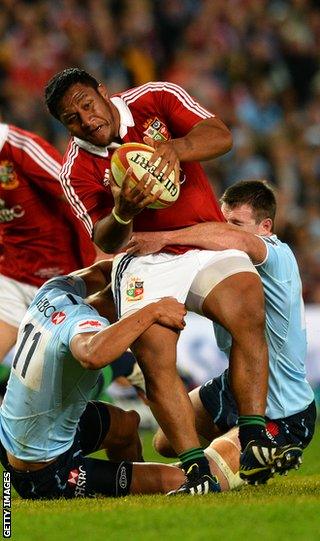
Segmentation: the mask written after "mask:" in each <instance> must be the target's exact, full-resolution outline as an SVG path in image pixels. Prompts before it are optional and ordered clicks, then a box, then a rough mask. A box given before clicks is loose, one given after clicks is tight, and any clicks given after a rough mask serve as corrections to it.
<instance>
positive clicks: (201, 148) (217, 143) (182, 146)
mask: <svg viewBox="0 0 320 541" xmlns="http://www.w3.org/2000/svg"><path fill="white" fill-rule="evenodd" d="M172 142H173V144H174V149H175V151H176V153H177V155H178V157H179V160H180V161H181V162H192V161H202V160H210V159H212V158H216V157H218V156H221V155H223V154H225V153H226V152H228V151H229V150H230V149H231V147H232V135H231V132H230V131H229V130H228V128H227V127H226V126H225V124H224V123H223V122H222V121H221V120H219V119H218V118H216V117H214V118H210V119H208V120H204V121H203V122H200V123H199V124H197V125H196V126H194V128H192V130H190V132H189V133H188V134H187V135H185V136H184V137H181V138H178V139H173V140H172Z"/></svg>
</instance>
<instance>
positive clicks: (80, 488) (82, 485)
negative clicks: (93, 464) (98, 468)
mask: <svg viewBox="0 0 320 541" xmlns="http://www.w3.org/2000/svg"><path fill="white" fill-rule="evenodd" d="M86 484H87V472H86V470H85V469H84V467H83V466H82V465H81V466H79V475H78V479H77V482H76V488H75V491H74V495H75V497H76V498H79V497H81V496H85V495H86Z"/></svg>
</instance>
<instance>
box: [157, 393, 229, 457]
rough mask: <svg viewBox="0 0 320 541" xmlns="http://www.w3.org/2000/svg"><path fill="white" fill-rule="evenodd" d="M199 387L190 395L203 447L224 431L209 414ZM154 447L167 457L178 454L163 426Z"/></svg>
mask: <svg viewBox="0 0 320 541" xmlns="http://www.w3.org/2000/svg"><path fill="white" fill-rule="evenodd" d="M199 389H200V387H197V388H196V389H193V390H192V391H191V392H190V393H189V397H190V400H191V403H192V406H193V410H194V413H195V423H196V432H197V434H198V438H199V440H200V443H201V445H202V447H205V446H206V445H208V444H209V442H211V441H212V440H214V439H215V438H218V437H219V436H221V435H222V432H221V431H220V430H219V428H218V427H217V425H216V424H215V423H214V422H213V420H212V417H211V415H209V413H208V412H207V410H206V409H205V408H204V407H203V404H202V402H201V399H200V397H199ZM153 447H154V449H155V450H156V451H157V452H158V453H159V454H160V455H161V456H165V457H167V458H173V457H176V456H177V454H176V453H175V451H174V450H173V448H172V446H171V445H170V443H169V441H168V438H167V437H166V435H165V434H164V432H163V431H162V430H161V428H159V429H158V430H157V432H156V434H155V436H154V438H153Z"/></svg>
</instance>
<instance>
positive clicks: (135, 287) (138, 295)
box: [126, 276, 144, 301]
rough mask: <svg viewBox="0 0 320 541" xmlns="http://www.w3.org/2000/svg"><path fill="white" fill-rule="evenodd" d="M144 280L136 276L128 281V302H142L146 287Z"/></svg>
mask: <svg viewBox="0 0 320 541" xmlns="http://www.w3.org/2000/svg"><path fill="white" fill-rule="evenodd" d="M143 284H144V282H143V280H141V278H137V277H136V276H130V278H129V279H128V281H127V288H126V296H127V301H140V300H141V299H143V294H144V287H143Z"/></svg>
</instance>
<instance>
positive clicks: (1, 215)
mask: <svg viewBox="0 0 320 541" xmlns="http://www.w3.org/2000/svg"><path fill="white" fill-rule="evenodd" d="M24 215H25V211H24V210H23V208H22V206H21V205H14V206H13V207H11V208H10V209H9V208H6V202H5V200H4V199H0V223H6V222H12V220H14V219H15V218H21V217H22V216H24Z"/></svg>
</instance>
